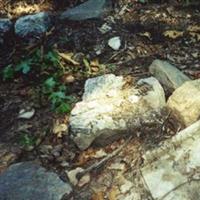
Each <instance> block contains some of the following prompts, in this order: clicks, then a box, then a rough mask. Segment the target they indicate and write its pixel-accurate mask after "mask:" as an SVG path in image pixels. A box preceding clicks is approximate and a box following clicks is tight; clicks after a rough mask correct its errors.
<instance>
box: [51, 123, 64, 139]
mask: <svg viewBox="0 0 200 200" xmlns="http://www.w3.org/2000/svg"><path fill="white" fill-rule="evenodd" d="M67 130H68V126H67V125H66V124H59V122H58V121H56V123H55V124H54V127H53V133H54V134H56V135H57V137H58V138H61V137H62V135H63V134H66V133H67Z"/></svg>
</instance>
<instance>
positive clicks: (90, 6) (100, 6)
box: [60, 0, 111, 21]
mask: <svg viewBox="0 0 200 200" xmlns="http://www.w3.org/2000/svg"><path fill="white" fill-rule="evenodd" d="M110 5H111V3H110V0H88V1H86V2H85V3H82V4H80V5H78V6H76V7H74V8H71V9H69V10H67V11H65V12H63V13H62V14H61V16H60V19H61V20H66V19H68V20H74V21H81V20H86V19H92V18H99V17H101V16H102V15H103V14H105V12H107V11H108V10H109V9H110Z"/></svg>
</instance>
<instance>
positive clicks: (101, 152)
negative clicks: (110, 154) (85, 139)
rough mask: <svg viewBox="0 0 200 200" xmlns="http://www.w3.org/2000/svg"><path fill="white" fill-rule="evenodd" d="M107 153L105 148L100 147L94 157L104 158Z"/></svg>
mask: <svg viewBox="0 0 200 200" xmlns="http://www.w3.org/2000/svg"><path fill="white" fill-rule="evenodd" d="M106 155H107V153H106V152H105V151H104V150H103V149H100V150H98V151H96V153H95V154H94V156H93V157H94V158H102V157H105V156H106Z"/></svg>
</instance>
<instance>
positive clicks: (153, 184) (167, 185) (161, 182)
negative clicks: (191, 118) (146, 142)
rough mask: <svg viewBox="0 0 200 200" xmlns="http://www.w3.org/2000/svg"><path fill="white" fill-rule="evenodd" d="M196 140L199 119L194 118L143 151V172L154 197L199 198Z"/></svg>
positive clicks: (166, 199)
mask: <svg viewBox="0 0 200 200" xmlns="http://www.w3.org/2000/svg"><path fill="white" fill-rule="evenodd" d="M199 144H200V121H197V122H196V123H194V124H192V125H191V126H189V127H187V128H186V129H184V130H183V131H181V132H179V133H178V134H177V135H176V136H174V137H173V138H172V139H170V140H168V141H166V142H165V143H164V144H163V145H162V146H161V147H160V148H158V149H156V150H153V151H151V152H147V153H146V154H145V156H144V160H145V166H144V167H143V169H142V174H143V177H144V180H145V182H146V184H147V186H148V190H150V192H151V194H152V196H153V198H155V199H162V200H172V199H173V200H180V199H181V200H189V199H192V200H199V199H200V192H199V187H200V181H199V180H200V171H199V169H200V159H199V152H200V145H199Z"/></svg>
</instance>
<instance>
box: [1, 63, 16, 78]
mask: <svg viewBox="0 0 200 200" xmlns="http://www.w3.org/2000/svg"><path fill="white" fill-rule="evenodd" d="M14 75H15V70H14V69H13V67H12V65H8V66H7V67H5V68H4V69H3V71H2V76H3V80H4V81H5V80H8V79H13V78H14Z"/></svg>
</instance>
